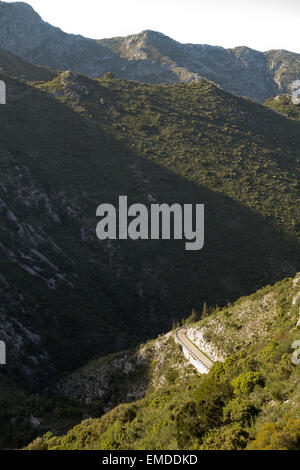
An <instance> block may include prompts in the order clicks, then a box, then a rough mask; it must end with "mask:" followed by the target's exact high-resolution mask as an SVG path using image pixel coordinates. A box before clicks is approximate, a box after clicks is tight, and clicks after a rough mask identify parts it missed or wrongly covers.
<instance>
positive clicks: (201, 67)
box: [0, 2, 300, 102]
mask: <svg viewBox="0 0 300 470" xmlns="http://www.w3.org/2000/svg"><path fill="white" fill-rule="evenodd" d="M26 5H27V4H26V3H19V2H17V3H9V4H7V3H5V2H0V26H1V28H0V47H2V48H3V49H6V50H9V51H10V52H12V53H14V54H17V55H19V56H20V57H21V58H23V59H24V60H27V61H29V62H32V63H35V64H39V65H42V66H46V67H52V68H54V69H60V70H73V71H77V72H80V73H84V74H87V75H89V76H91V77H94V78H95V77H102V76H103V75H104V74H105V73H106V72H111V73H113V74H114V75H115V76H116V77H118V78H125V79H129V80H136V81H140V82H149V83H169V84H172V83H179V82H183V83H189V82H192V81H199V80H201V78H206V79H209V80H212V81H214V82H215V83H217V84H218V85H219V86H221V87H222V88H224V89H225V90H227V91H229V92H231V93H233V94H236V95H243V96H247V97H249V98H251V99H254V100H255V101H259V102H264V101H265V100H266V99H268V98H272V97H275V96H276V95H278V94H279V93H287V92H289V87H290V85H291V83H292V82H293V81H294V80H296V79H298V78H299V76H300V54H296V53H291V52H289V51H284V50H270V51H267V52H265V53H264V52H259V51H255V50H253V49H250V48H248V47H236V48H233V49H225V48H222V47H220V46H209V45H200V44H181V43H179V42H178V41H175V40H173V39H171V38H169V37H168V36H165V35H164V34H162V33H160V32H156V31H153V30H151V29H147V30H144V31H142V32H141V33H140V34H135V35H130V36H127V37H117V38H107V39H100V40H94V39H89V38H84V37H83V36H80V35H72V34H67V33H65V32H63V31H62V30H61V29H59V28H56V27H54V26H51V25H50V24H48V23H46V22H44V21H43V20H42V19H41V17H40V16H39V15H38V14H37V13H36V12H35V10H33V9H32V7H30V8H27V6H26ZM24 11H25V15H24Z"/></svg>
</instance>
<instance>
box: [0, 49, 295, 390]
mask: <svg viewBox="0 0 300 470" xmlns="http://www.w3.org/2000/svg"><path fill="white" fill-rule="evenodd" d="M0 64H1V67H2V71H1V72H0V79H2V80H4V81H5V82H6V84H7V94H8V96H7V99H8V104H7V105H6V106H1V108H0V127H1V132H0V152H1V162H0V165H1V173H0V174H1V176H0V218H1V219H0V220H1V223H0V233H1V238H0V256H1V270H0V274H1V276H0V289H1V299H2V304H1V310H0V317H1V321H0V331H1V339H2V340H5V341H6V344H7V350H8V355H9V356H8V357H9V362H10V367H6V368H5V367H2V368H1V371H2V372H3V373H4V374H6V376H7V377H9V378H10V379H13V380H16V381H17V383H22V385H23V386H24V384H27V386H35V387H38V386H40V384H41V383H43V384H44V383H45V382H46V381H47V380H48V381H49V380H51V379H52V376H53V374H57V373H59V372H65V371H67V370H69V371H71V370H74V369H75V368H76V367H78V366H79V365H80V364H84V363H86V362H87V361H88V360H89V359H90V358H91V357H93V356H94V355H95V354H107V353H110V352H115V351H120V350H122V349H124V348H127V347H129V346H133V345H136V344H137V343H138V342H139V341H140V340H142V339H145V338H147V337H153V335H155V334H157V333H158V332H161V331H167V330H168V329H170V326H171V324H172V321H173V320H176V321H177V320H178V319H179V318H181V317H182V315H183V314H184V312H188V311H190V310H191V309H192V308H193V307H195V308H196V309H197V310H198V311H201V310H202V306H203V303H204V302H205V301H206V302H207V303H208V304H209V305H212V304H219V305H224V304H225V303H226V301H227V300H233V299H236V298H238V297H239V296H241V295H244V294H248V293H249V292H251V290H253V289H256V288H258V287H259V286H261V285H263V284H266V283H268V282H275V281H276V280H278V279H280V278H282V277H284V276H286V275H291V274H294V273H295V272H296V270H297V266H299V244H298V233H299V207H300V205H299V192H298V186H297V185H298V173H297V172H298V169H299V156H300V134H299V123H298V122H295V121H292V120H289V119H287V118H285V117H283V116H281V115H279V114H278V113H274V112H273V111H271V110H268V109H267V108H265V107H263V106H261V105H258V104H255V103H252V102H250V101H249V100H246V99H241V98H237V97H234V96H233V95H231V94H229V93H227V92H225V91H223V90H221V89H220V88H218V87H217V86H215V85H213V84H211V83H210V82H207V81H205V80H202V81H200V82H197V83H192V84H189V85H186V84H177V85H175V86H174V85H170V86H167V85H162V86H159V85H149V84H139V83H133V82H129V81H125V80H123V81H122V80H114V79H110V78H104V79H102V80H93V79H90V78H88V77H86V76H82V75H78V74H75V73H70V72H64V73H58V72H52V71H51V70H41V68H40V67H35V66H30V65H28V64H27V63H25V62H23V61H21V60H20V59H17V58H16V57H13V56H10V55H9V54H8V53H7V52H1V54H0ZM14 64H16V70H15V72H14V71H13V67H14ZM34 76H35V77H36V79H35V80H33V79H34ZM122 194H126V195H128V198H129V203H134V202H140V203H144V204H146V205H150V203H151V202H152V201H158V202H160V203H161V202H167V203H169V204H171V203H173V202H179V203H182V204H183V203H188V202H190V203H204V204H205V205H206V244H205V248H204V250H202V251H199V252H195V253H187V252H186V251H185V250H184V242H181V241H170V242H164V241H155V240H152V241H151V240H149V241H137V242H136V241H135V242H134V241H128V242H122V241H116V242H114V243H112V242H99V241H98V240H97V238H96V235H95V228H96V225H97V221H98V220H97V218H96V208H97V207H98V205H99V204H101V203H103V202H110V203H114V204H115V205H117V202H118V198H119V195H122ZM245 227H247V229H246V230H245ZM237 240H238V242H237ZM216 286H217V287H216Z"/></svg>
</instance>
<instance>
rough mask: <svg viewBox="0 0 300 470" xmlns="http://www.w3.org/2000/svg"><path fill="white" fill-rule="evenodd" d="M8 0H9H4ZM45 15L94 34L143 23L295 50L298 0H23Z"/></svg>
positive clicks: (221, 41)
mask: <svg viewBox="0 0 300 470" xmlns="http://www.w3.org/2000/svg"><path fill="white" fill-rule="evenodd" d="M9 3H13V2H9ZM26 3H29V4H30V5H31V6H32V7H33V8H34V9H35V10H36V11H37V12H38V13H39V14H40V15H41V16H42V18H43V19H44V20H45V21H48V22H49V23H51V24H53V25H54V26H58V27H60V28H61V29H63V30H64V31H66V32H68V33H74V34H82V35H83V36H87V37H90V38H95V39H102V38H109V37H114V36H127V35H129V34H136V33H140V32H141V31H144V30H146V29H152V30H154V31H160V32H161V33H164V34H166V35H167V36H170V37H171V38H173V39H176V40H177V41H179V42H182V43H197V44H210V45H214V46H215V45H218V46H223V47H226V48H227V47H236V46H248V47H251V48H253V49H257V50H260V51H266V50H270V49H287V50H290V51H292V52H299V53H300V38H299V23H300V0H28V1H27V2H26Z"/></svg>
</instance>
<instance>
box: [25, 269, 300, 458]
mask: <svg viewBox="0 0 300 470" xmlns="http://www.w3.org/2000/svg"><path fill="white" fill-rule="evenodd" d="M299 289H300V275H299V274H298V275H297V276H296V277H295V278H288V279H285V280H283V281H282V282H279V283H277V284H276V285H275V286H267V287H265V288H264V289H261V290H259V291H258V292H256V293H255V294H253V295H251V296H249V297H245V298H241V299H239V300H238V301H237V302H236V303H234V304H229V305H228V306H227V307H226V308H224V309H219V308H217V309H215V310H214V311H213V312H210V315H208V316H207V317H206V318H202V319H201V321H200V322H198V323H192V324H189V320H187V321H186V323H187V324H188V335H189V337H190V338H191V340H192V341H193V342H194V344H195V345H197V346H198V347H199V348H200V349H201V350H202V351H204V352H206V354H207V355H209V356H210V357H211V358H213V359H214V360H217V361H219V362H217V363H216V364H215V366H214V368H213V369H212V370H211V371H210V372H209V373H208V374H207V375H205V374H198V373H196V370H195V369H194V368H193V367H192V366H191V365H189V364H188V362H187V361H186V359H185V358H184V355H183V352H182V351H181V347H180V346H179V345H178V344H175V341H174V339H175V331H173V332H171V333H168V334H167V335H164V336H160V337H159V338H158V339H157V340H155V341H150V342H148V343H147V344H145V345H141V346H140V347H139V348H138V349H137V350H135V351H126V352H124V353H120V354H118V355H117V356H111V357H107V358H105V359H104V358H102V359H99V360H96V361H94V362H92V363H90V364H88V365H87V366H86V367H84V368H83V369H81V370H79V371H77V372H76V373H75V374H72V375H71V376H69V377H65V378H64V379H63V380H62V381H61V383H60V385H59V387H58V390H59V391H60V393H62V394H64V395H65V396H68V397H69V398H72V399H76V400H78V403H79V402H80V400H84V401H88V402H90V401H91V400H95V399H96V400H97V399H98V400H99V399H101V402H102V406H104V409H103V410H102V412H104V414H103V416H102V417H101V418H98V419H87V420H85V421H83V422H82V423H81V424H80V425H77V426H76V427H75V428H73V429H71V430H70V431H69V432H68V433H67V434H66V435H63V436H54V435H53V434H52V433H51V432H49V433H47V434H46V435H45V436H43V437H40V438H38V439H36V440H35V441H34V442H33V443H32V444H30V446H29V449H31V450H41V449H44V450H45V449H50V450H57V449H59V450H62V449H64V450H65V449H69V450H70V449H85V450H87V449H101V450H112V449H115V450H117V449H118V450H128V449H147V450H150V449H156V450H160V449H202V450H216V449H218V450H220V449H222V450H233V449H235V450H238V449H244V448H245V447H247V448H248V449H260V450H261V449H275V450H278V449H298V450H299V448H300V426H299V425H300V408H299V403H300V402H299V393H300V388H299V387H300V368H299V364H298V365H297V364H296V363H293V360H292V355H293V353H295V350H293V347H292V345H293V342H294V341H295V340H299V334H300V310H299V308H300V290H299ZM116 384H117V386H114V385H116ZM52 393H53V392H52ZM118 393H119V395H118ZM113 401H116V402H119V403H121V404H120V405H119V406H117V407H116V408H114V409H113V410H111V411H110V412H106V411H107V409H106V406H107V405H108V408H111V406H112V402H113ZM98 406H99V409H100V402H99V405H98ZM36 432H38V431H36Z"/></svg>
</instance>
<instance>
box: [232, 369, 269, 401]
mask: <svg viewBox="0 0 300 470" xmlns="http://www.w3.org/2000/svg"><path fill="white" fill-rule="evenodd" d="M231 385H232V387H233V392H234V394H235V395H237V396H240V395H249V393H251V392H252V391H253V389H254V387H255V386H256V385H264V380H263V377H262V375H261V374H260V373H259V372H245V373H244V374H241V375H239V376H238V377H236V378H235V379H234V380H233V381H232V382H231Z"/></svg>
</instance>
